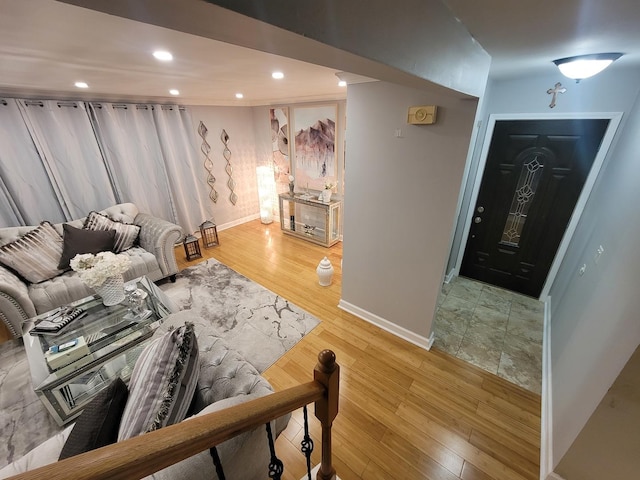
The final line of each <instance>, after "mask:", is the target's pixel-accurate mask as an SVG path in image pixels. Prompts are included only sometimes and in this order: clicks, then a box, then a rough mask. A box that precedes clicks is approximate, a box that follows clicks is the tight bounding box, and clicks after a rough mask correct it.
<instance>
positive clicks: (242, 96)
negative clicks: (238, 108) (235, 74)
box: [236, 93, 244, 98]
mask: <svg viewBox="0 0 640 480" xmlns="http://www.w3.org/2000/svg"><path fill="white" fill-rule="evenodd" d="M236 98H244V95H243V94H241V93H236Z"/></svg>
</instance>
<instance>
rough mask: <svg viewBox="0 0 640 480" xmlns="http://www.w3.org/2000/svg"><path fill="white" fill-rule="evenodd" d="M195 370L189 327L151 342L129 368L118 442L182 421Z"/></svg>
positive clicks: (193, 386) (195, 348)
mask: <svg viewBox="0 0 640 480" xmlns="http://www.w3.org/2000/svg"><path fill="white" fill-rule="evenodd" d="M199 370H200V366H199V356H198V343H197V340H196V336H195V333H194V331H193V324H192V323H185V324H184V325H183V326H181V327H180V328H177V329H175V330H171V331H169V332H167V333H165V334H164V335H163V336H162V337H160V338H158V339H156V340H154V341H152V342H151V343H150V344H149V345H148V346H147V347H146V348H145V349H144V350H143V351H142V353H141V354H140V356H139V357H138V360H137V361H136V364H135V366H134V367H133V372H132V373H131V380H130V381H129V400H128V401H127V406H126V407H125V410H124V413H123V415H122V422H121V423H120V430H119V432H118V441H121V440H126V439H127V438H131V437H135V436H137V435H140V434H141V433H145V432H150V431H152V430H157V429H159V428H162V427H165V426H167V425H172V424H174V423H178V422H180V421H182V420H183V419H184V418H185V416H186V414H187V410H188V409H189V405H190V404H191V399H192V398H193V393H194V391H195V389H196V384H197V383H198V373H199Z"/></svg>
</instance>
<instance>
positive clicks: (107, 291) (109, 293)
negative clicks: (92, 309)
mask: <svg viewBox="0 0 640 480" xmlns="http://www.w3.org/2000/svg"><path fill="white" fill-rule="evenodd" d="M95 291H96V293H97V294H98V295H100V297H101V298H102V303H103V305H104V306H105V307H111V306H113V305H117V304H119V303H120V302H122V301H123V300H124V278H123V277H122V275H114V276H113V277H108V278H107V279H106V280H105V281H104V283H103V284H102V285H100V286H98V287H95Z"/></svg>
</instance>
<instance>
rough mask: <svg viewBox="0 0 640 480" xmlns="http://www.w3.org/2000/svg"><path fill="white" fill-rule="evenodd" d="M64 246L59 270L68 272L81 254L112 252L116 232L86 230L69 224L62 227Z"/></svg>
mask: <svg viewBox="0 0 640 480" xmlns="http://www.w3.org/2000/svg"><path fill="white" fill-rule="evenodd" d="M62 229H63V231H64V245H63V247H62V258H60V263H59V264H58V268H59V269H60V270H67V269H68V268H69V262H70V261H71V259H72V258H73V257H75V256H76V255H77V254H79V253H94V254H95V253H99V252H111V251H113V247H114V246H115V243H116V231H115V230H84V229H82V228H76V227H72V226H71V225H69V224H68V223H65V224H64V225H63V226H62Z"/></svg>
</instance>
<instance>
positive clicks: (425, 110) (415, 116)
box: [407, 105, 438, 125]
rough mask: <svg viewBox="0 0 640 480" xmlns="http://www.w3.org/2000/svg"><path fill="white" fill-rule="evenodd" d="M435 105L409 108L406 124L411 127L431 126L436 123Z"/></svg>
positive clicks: (436, 108) (436, 109)
mask: <svg viewBox="0 0 640 480" xmlns="http://www.w3.org/2000/svg"><path fill="white" fill-rule="evenodd" d="M437 111H438V107H437V106H436V105H425V106H421V107H409V116H408V117H407V123H409V124H411V125H431V124H433V123H436V113H437Z"/></svg>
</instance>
